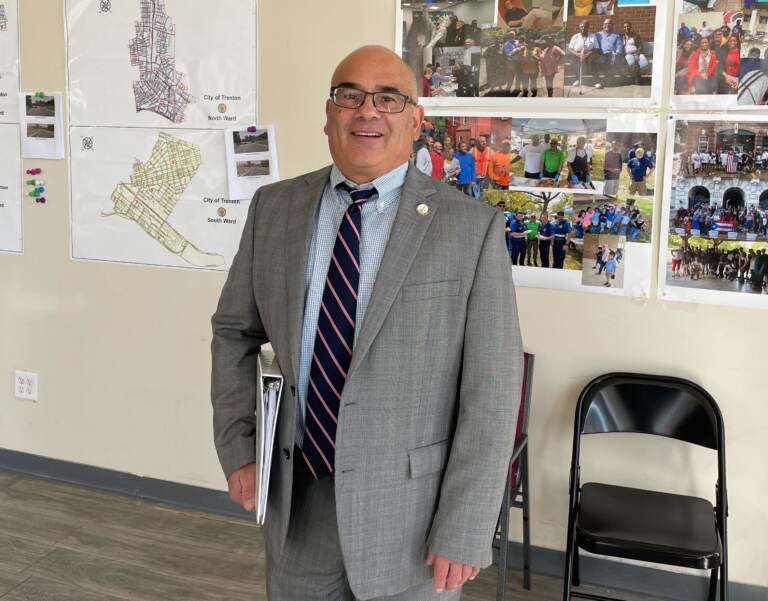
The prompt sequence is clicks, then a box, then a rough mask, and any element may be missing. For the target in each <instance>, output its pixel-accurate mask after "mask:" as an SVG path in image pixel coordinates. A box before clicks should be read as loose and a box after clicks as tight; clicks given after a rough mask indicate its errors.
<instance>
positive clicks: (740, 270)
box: [670, 243, 768, 294]
mask: <svg viewBox="0 0 768 601" xmlns="http://www.w3.org/2000/svg"><path fill="white" fill-rule="evenodd" d="M670 254H671V268H670V271H671V276H670V277H672V278H685V279H687V280H690V281H702V280H705V281H706V280H709V281H711V282H713V284H712V285H716V284H717V285H718V286H722V285H725V284H726V283H727V282H733V283H734V285H735V284H740V285H742V286H744V288H742V290H744V291H747V292H754V293H758V294H761V293H768V289H767V287H768V278H767V277H766V274H768V255H767V254H766V249H764V248H758V249H752V248H750V249H749V250H745V249H744V248H743V247H741V246H740V247H737V248H735V247H729V248H722V247H721V246H717V245H715V244H714V243H713V244H708V245H705V246H700V245H697V246H692V245H686V246H685V247H684V248H673V249H671V251H670Z"/></svg>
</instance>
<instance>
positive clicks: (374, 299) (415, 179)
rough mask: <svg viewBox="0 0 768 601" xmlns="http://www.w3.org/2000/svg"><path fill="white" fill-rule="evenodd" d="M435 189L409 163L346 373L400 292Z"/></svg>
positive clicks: (431, 208)
mask: <svg viewBox="0 0 768 601" xmlns="http://www.w3.org/2000/svg"><path fill="white" fill-rule="evenodd" d="M436 193H437V190H436V189H435V188H434V186H433V185H432V183H431V180H430V179H427V178H426V177H421V176H420V174H418V172H417V171H416V169H415V168H414V167H413V165H411V166H410V167H409V169H408V173H407V175H406V178H405V184H404V185H403V192H402V194H401V196H400V205H399V206H398V209H397V215H395V220H394V222H393V223H392V230H391V232H390V235H389V241H388V242H387V247H386V249H385V250H384V256H383V257H382V259H381V264H380V266H379V271H378V273H377V275H376V281H375V282H374V285H373V290H372V292H371V298H370V300H369V301H368V308H367V309H366V312H365V318H364V319H363V323H362V325H361V327H360V333H359V334H358V337H357V341H356V342H355V347H354V349H353V351H352V362H351V364H350V366H349V371H348V372H347V373H348V376H347V377H349V375H351V374H352V372H353V371H354V370H355V369H356V368H357V367H358V366H359V365H360V362H361V361H362V360H363V358H364V357H365V355H366V353H367V352H368V349H369V348H370V347H371V344H372V343H373V341H374V340H375V339H376V335H377V334H378V333H379V330H380V329H381V326H382V324H383V323H384V319H385V318H386V316H387V314H388V313H389V310H390V308H391V307H392V303H393V302H394V300H395V298H396V297H397V294H398V293H399V292H400V288H401V287H402V285H403V281H404V280H405V276H406V275H407V274H408V272H409V271H410V269H411V265H412V264H413V260H414V259H415V258H416V253H417V252H418V251H419V248H420V247H421V243H422V241H423V240H424V235H425V234H426V233H427V229H429V224H430V223H432V219H433V217H434V215H435V213H436V212H437V208H438V203H437V199H436V198H434V197H433V195H434V194H436ZM420 204H424V205H426V206H427V207H428V209H429V212H428V213H427V214H426V215H421V214H420V213H419V212H418V211H417V210H416V207H417V206H419V205H420Z"/></svg>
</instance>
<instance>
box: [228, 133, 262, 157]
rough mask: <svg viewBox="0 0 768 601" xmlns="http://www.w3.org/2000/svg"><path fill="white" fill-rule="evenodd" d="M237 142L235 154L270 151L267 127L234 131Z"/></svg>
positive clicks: (235, 142)
mask: <svg viewBox="0 0 768 601" xmlns="http://www.w3.org/2000/svg"><path fill="white" fill-rule="evenodd" d="M232 137H233V139H234V144H235V154H251V153H254V152H269V136H268V134H267V130H266V129H259V130H256V131H255V132H249V131H248V130H247V129H243V130H241V131H236V132H233V133H232Z"/></svg>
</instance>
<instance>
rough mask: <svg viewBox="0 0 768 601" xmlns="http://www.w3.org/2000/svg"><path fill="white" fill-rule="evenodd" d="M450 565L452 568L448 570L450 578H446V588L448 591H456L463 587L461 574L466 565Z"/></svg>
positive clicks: (450, 563)
mask: <svg viewBox="0 0 768 601" xmlns="http://www.w3.org/2000/svg"><path fill="white" fill-rule="evenodd" d="M449 565H450V567H449V568H448V578H446V581H445V588H446V589H447V590H448V591H455V590H456V589H457V588H459V587H460V586H461V573H462V566H463V565H464V564H461V563H453V562H449Z"/></svg>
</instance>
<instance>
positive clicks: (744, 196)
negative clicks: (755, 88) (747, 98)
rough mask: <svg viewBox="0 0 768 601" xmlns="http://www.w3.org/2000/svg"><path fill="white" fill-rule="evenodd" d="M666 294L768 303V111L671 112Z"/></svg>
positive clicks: (662, 273)
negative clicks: (737, 113) (760, 114)
mask: <svg viewBox="0 0 768 601" xmlns="http://www.w3.org/2000/svg"><path fill="white" fill-rule="evenodd" d="M668 131H669V136H668V139H667V155H666V166H665V187H664V188H665V191H666V193H665V194H664V206H663V209H662V210H663V218H662V231H661V248H660V254H659V257H660V258H659V278H658V281H659V298H662V299H665V300H680V301H689V302H697V303H714V304H728V305H737V306H744V307H762V308H765V307H768V296H766V284H768V276H767V275H766V274H768V238H766V227H768V116H767V117H756V116H753V115H741V116H738V117H735V116H734V115H732V114H730V115H723V116H722V117H720V116H717V115H715V116H707V117H705V116H685V117H679V118H677V119H671V122H670V128H669V130H668Z"/></svg>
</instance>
